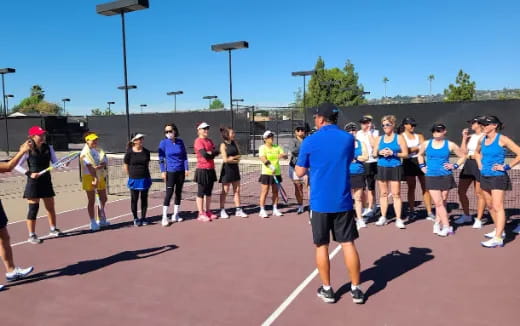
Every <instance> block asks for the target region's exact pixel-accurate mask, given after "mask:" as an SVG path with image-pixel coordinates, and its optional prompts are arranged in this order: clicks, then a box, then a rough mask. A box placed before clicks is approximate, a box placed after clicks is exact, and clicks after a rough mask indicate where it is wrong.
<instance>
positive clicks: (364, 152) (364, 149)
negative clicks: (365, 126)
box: [355, 142, 368, 162]
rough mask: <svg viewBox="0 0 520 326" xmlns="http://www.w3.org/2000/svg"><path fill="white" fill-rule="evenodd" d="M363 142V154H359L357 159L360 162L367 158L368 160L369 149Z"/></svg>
mask: <svg viewBox="0 0 520 326" xmlns="http://www.w3.org/2000/svg"><path fill="white" fill-rule="evenodd" d="M360 144H361V155H359V156H358V157H356V158H355V159H356V160H357V161H359V162H365V161H366V160H368V151H367V147H366V146H365V144H363V143H362V142H360Z"/></svg>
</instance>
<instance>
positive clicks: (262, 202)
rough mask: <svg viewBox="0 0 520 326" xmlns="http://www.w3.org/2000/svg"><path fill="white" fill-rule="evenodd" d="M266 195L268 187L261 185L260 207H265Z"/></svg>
mask: <svg viewBox="0 0 520 326" xmlns="http://www.w3.org/2000/svg"><path fill="white" fill-rule="evenodd" d="M268 194H269V185H262V188H261V190H260V207H264V206H265V200H266V198H267V195H268Z"/></svg>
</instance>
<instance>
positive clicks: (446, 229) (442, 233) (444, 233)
mask: <svg viewBox="0 0 520 326" xmlns="http://www.w3.org/2000/svg"><path fill="white" fill-rule="evenodd" d="M449 233H450V227H449V226H445V225H444V226H443V227H442V228H441V230H440V231H439V232H437V235H438V236H441V237H447V236H448V234H449Z"/></svg>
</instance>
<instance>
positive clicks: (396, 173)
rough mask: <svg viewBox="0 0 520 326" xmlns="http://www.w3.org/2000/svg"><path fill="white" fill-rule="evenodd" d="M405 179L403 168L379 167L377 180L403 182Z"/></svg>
mask: <svg viewBox="0 0 520 326" xmlns="http://www.w3.org/2000/svg"><path fill="white" fill-rule="evenodd" d="M402 178H403V168H402V166H396V167H392V168H389V167H385V166H378V167H377V175H376V179H377V180H379V181H401V180H402Z"/></svg>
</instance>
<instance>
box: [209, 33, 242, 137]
mask: <svg viewBox="0 0 520 326" xmlns="http://www.w3.org/2000/svg"><path fill="white" fill-rule="evenodd" d="M247 48H249V43H247V42H246V41H239V42H232V43H221V44H213V45H212V46H211V50H213V51H215V52H220V51H228V58H229V109H230V110H231V128H233V126H234V122H235V119H234V116H233V82H232V78H231V51H232V50H238V49H247Z"/></svg>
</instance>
